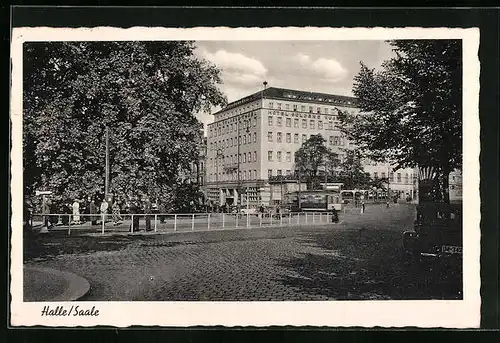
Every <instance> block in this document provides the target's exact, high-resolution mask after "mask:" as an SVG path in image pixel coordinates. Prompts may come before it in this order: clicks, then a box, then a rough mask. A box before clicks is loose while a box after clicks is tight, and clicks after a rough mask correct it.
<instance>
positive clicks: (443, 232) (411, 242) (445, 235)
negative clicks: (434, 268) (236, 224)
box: [403, 202, 463, 262]
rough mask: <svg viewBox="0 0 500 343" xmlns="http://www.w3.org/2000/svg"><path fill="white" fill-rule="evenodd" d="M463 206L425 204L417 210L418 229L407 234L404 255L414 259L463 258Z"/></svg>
mask: <svg viewBox="0 0 500 343" xmlns="http://www.w3.org/2000/svg"><path fill="white" fill-rule="evenodd" d="M462 229H463V224H462V203H461V202H460V203H453V204H444V203H425V204H420V205H419V206H418V207H417V218H416V220H415V223H414V230H412V231H405V232H404V233H403V249H404V252H405V253H406V254H407V255H409V256H412V257H413V259H414V260H416V261H419V262H422V261H424V260H436V259H439V260H442V259H457V260H461V257H462V234H463V232H462Z"/></svg>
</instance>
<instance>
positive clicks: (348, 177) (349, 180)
mask: <svg viewBox="0 0 500 343" xmlns="http://www.w3.org/2000/svg"><path fill="white" fill-rule="evenodd" d="M339 180H340V182H342V183H343V186H342V187H343V188H344V189H366V188H368V187H370V185H371V182H372V180H371V179H370V174H368V173H366V172H365V171H364V168H363V165H362V164H361V154H360V152H359V151H358V150H347V149H346V150H345V158H344V161H343V162H342V163H341V164H340V173H339Z"/></svg>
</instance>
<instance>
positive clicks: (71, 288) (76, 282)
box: [24, 266, 90, 302]
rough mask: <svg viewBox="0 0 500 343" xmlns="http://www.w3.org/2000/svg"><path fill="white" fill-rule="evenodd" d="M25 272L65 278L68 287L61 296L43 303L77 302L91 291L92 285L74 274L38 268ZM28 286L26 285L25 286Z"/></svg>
mask: <svg viewBox="0 0 500 343" xmlns="http://www.w3.org/2000/svg"><path fill="white" fill-rule="evenodd" d="M24 271H34V272H38V273H44V274H49V275H51V276H55V277H59V278H63V279H64V280H65V281H66V282H67V283H68V287H67V288H66V289H65V291H64V292H63V293H61V294H58V295H56V296H53V297H51V298H49V299H44V300H42V301H44V302H49V301H75V300H79V299H81V298H83V297H84V296H85V295H87V294H88V292H89V291H90V284H89V282H88V281H87V279H85V278H83V277H81V276H78V275H76V274H73V273H69V272H63V271H60V270H55V269H50V268H38V267H27V266H25V267H24ZM24 286H26V285H24Z"/></svg>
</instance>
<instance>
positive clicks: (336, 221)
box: [332, 207, 339, 223]
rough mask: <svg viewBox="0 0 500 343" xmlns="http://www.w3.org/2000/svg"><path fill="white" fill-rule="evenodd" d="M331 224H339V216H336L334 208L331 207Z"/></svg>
mask: <svg viewBox="0 0 500 343" xmlns="http://www.w3.org/2000/svg"><path fill="white" fill-rule="evenodd" d="M332 222H333V223H338V222H339V214H338V212H337V209H336V208H335V207H332Z"/></svg>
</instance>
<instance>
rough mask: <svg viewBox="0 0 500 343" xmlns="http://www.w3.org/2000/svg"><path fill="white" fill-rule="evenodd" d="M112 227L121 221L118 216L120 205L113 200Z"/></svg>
mask: <svg viewBox="0 0 500 343" xmlns="http://www.w3.org/2000/svg"><path fill="white" fill-rule="evenodd" d="M112 210H113V225H114V226H116V225H118V224H119V223H120V222H121V221H122V217H121V215H120V205H119V204H118V201H117V200H115V202H114V203H113V207H112Z"/></svg>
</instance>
